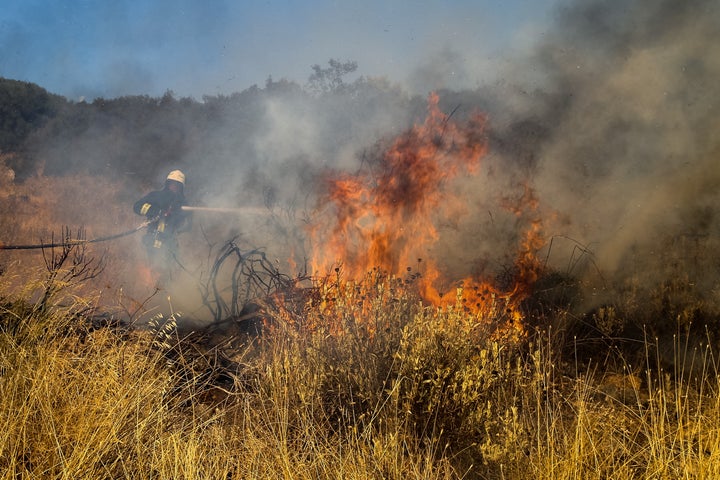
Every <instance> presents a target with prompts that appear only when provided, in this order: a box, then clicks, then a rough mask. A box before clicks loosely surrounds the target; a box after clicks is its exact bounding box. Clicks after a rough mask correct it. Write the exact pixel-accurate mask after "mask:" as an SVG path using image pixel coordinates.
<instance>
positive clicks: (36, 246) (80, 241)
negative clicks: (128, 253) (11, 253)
mask: <svg viewBox="0 0 720 480" xmlns="http://www.w3.org/2000/svg"><path fill="white" fill-rule="evenodd" d="M156 220H157V218H153V219H151V220H148V221H146V222H143V223H141V224H140V225H138V226H137V227H135V228H133V229H132V230H127V231H125V232H121V233H116V234H115V235H107V236H105V237H97V238H90V239H83V238H77V239H69V240H65V241H62V242H50V243H36V244H31V245H4V244H2V243H0V250H38V249H42V248H58V247H71V246H75V245H83V244H86V243H99V242H107V241H109V240H115V239H116V238H121V237H126V236H128V235H132V234H133V233H135V232H137V231H139V230H142V229H143V228H145V227H147V226H148V225H150V224H151V223H153V222H155V221H156Z"/></svg>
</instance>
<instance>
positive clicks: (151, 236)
mask: <svg viewBox="0 0 720 480" xmlns="http://www.w3.org/2000/svg"><path fill="white" fill-rule="evenodd" d="M184 190H185V174H184V173H183V172H181V171H180V170H173V171H172V172H170V173H169V174H168V176H167V178H166V179H165V186H164V187H163V189H162V190H155V191H152V192H150V193H148V194H147V195H145V196H144V197H142V198H141V199H140V200H138V201H137V202H135V204H134V205H133V210H134V211H135V213H137V214H138V215H143V216H145V217H146V218H147V219H148V220H150V221H151V223H150V224H148V227H147V231H146V232H145V236H144V237H143V244H144V245H145V248H146V250H147V253H148V260H149V261H150V267H151V268H152V269H153V271H154V272H155V273H156V274H157V275H158V276H159V280H160V281H161V282H162V281H164V280H169V279H170V272H171V271H172V267H173V266H174V265H175V264H176V263H178V260H177V250H178V241H177V234H178V233H181V232H184V231H187V230H189V229H190V223H191V217H190V214H189V212H186V211H183V210H182V208H181V207H182V206H183V205H186V202H185V193H184Z"/></svg>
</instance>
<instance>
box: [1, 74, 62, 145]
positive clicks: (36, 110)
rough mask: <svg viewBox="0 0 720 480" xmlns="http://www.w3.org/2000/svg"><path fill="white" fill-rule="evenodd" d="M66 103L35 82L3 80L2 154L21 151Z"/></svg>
mask: <svg viewBox="0 0 720 480" xmlns="http://www.w3.org/2000/svg"><path fill="white" fill-rule="evenodd" d="M64 103H66V101H65V99H64V98H63V97H60V96H58V95H52V94H50V93H48V92H47V90H45V89H43V88H41V87H39V86H37V85H35V84H33V83H29V82H21V81H18V80H9V79H6V78H0V151H3V152H15V151H17V150H18V149H19V148H20V146H21V145H22V143H23V141H24V140H25V139H26V138H27V136H28V135H29V134H30V133H31V132H32V131H33V130H36V129H38V128H40V127H42V126H43V125H44V124H45V123H46V122H47V121H48V120H49V119H50V118H52V117H53V116H54V115H55V114H56V112H57V111H58V109H59V108H60V107H61V106H62V105H63V104H64Z"/></svg>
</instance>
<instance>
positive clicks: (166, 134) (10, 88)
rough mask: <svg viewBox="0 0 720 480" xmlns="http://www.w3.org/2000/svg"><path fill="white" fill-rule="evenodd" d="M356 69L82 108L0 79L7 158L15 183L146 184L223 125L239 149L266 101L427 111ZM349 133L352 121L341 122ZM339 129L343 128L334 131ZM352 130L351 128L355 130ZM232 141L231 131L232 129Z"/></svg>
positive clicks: (331, 68) (1, 139) (0, 145)
mask: <svg viewBox="0 0 720 480" xmlns="http://www.w3.org/2000/svg"><path fill="white" fill-rule="evenodd" d="M356 70H357V63H356V62H351V61H348V62H341V61H339V60H333V59H331V60H330V61H329V62H328V66H327V67H322V66H320V65H314V66H312V74H311V75H310V76H309V78H308V81H307V83H306V84H305V85H300V84H298V83H296V82H294V81H288V80H285V79H281V80H279V81H275V80H273V79H272V77H268V79H267V81H266V83H265V85H264V86H263V87H258V86H257V85H253V86H251V87H249V88H247V89H245V90H243V91H241V92H237V93H232V94H230V95H215V96H210V95H205V96H203V97H202V99H201V100H196V99H194V98H190V97H183V98H178V97H177V96H176V95H175V94H174V93H173V92H172V91H169V90H168V91H166V92H165V94H164V95H162V96H161V97H151V96H148V95H132V96H122V97H119V98H97V99H94V100H93V101H91V102H85V101H80V102H75V101H70V100H68V99H66V98H65V97H62V96H60V95H56V94H52V93H50V92H48V91H47V90H45V89H44V88H43V87H41V86H39V85H36V84H33V83H29V82H23V81H18V80H13V79H8V78H0V154H4V155H3V158H4V161H5V164H6V167H9V168H12V169H13V171H14V172H15V176H16V178H17V179H18V180H22V179H23V178H27V177H29V176H32V175H34V174H38V173H42V174H45V175H63V174H71V173H75V172H84V173H92V174H109V175H116V174H123V175H126V174H132V175H135V176H136V178H138V179H140V180H149V179H150V178H151V177H152V176H153V175H154V174H155V170H158V169H162V168H164V166H166V165H173V166H177V167H182V166H183V165H182V162H183V161H185V160H183V159H186V158H188V157H190V156H192V155H193V153H194V152H195V151H196V150H197V148H198V145H202V144H204V143H207V142H212V141H213V140H212V139H213V138H217V135H218V129H219V126H221V125H229V124H232V125H234V126H236V128H234V130H233V133H232V135H231V136H233V137H236V138H233V139H232V141H233V142H235V143H236V144H237V145H238V148H241V145H240V144H241V143H242V142H243V139H244V140H248V139H251V138H252V136H253V135H255V134H256V133H257V132H258V130H259V129H261V128H262V124H261V123H262V122H260V121H259V120H260V119H261V118H262V117H263V112H264V108H265V105H266V101H267V100H271V99H272V100H277V101H280V102H286V103H294V104H298V103H303V102H304V103H305V104H312V105H313V111H314V112H317V111H327V112H345V113H343V115H345V116H346V117H347V116H348V115H349V113H348V112H351V111H352V112H355V114H357V115H362V113H361V112H359V110H362V109H358V108H355V107H357V106H358V105H359V104H360V103H362V104H363V107H362V108H365V109H367V108H369V107H368V105H375V106H376V107H377V106H387V105H390V104H396V105H398V104H402V106H403V108H407V107H408V105H411V104H416V105H421V104H422V102H423V101H424V100H423V99H419V98H418V99H410V98H408V96H407V95H406V94H404V93H403V92H402V91H401V90H400V89H399V88H398V87H394V86H392V85H390V84H389V82H387V81H384V80H381V79H368V78H365V77H359V78H357V79H356V80H354V81H352V82H350V81H348V80H347V77H348V75H350V74H352V73H354V72H355V71H356ZM343 121H344V122H346V123H347V124H348V127H350V126H351V124H352V122H353V121H355V120H350V119H348V118H345V119H344V120H343V119H339V123H342V122H343ZM335 123H336V124H337V123H338V122H335ZM350 130H351V129H350ZM225 131H226V133H227V129H225Z"/></svg>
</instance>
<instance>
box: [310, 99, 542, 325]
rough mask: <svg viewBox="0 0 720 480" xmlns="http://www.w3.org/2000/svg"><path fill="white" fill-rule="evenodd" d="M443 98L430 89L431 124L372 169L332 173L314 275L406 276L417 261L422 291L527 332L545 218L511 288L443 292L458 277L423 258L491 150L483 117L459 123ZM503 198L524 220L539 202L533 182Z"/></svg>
mask: <svg viewBox="0 0 720 480" xmlns="http://www.w3.org/2000/svg"><path fill="white" fill-rule="evenodd" d="M438 102H439V97H438V96H437V95H436V94H431V95H430V97H429V100H428V112H427V116H426V119H425V121H424V122H423V123H422V124H419V125H415V126H414V127H413V128H412V129H410V130H409V131H408V132H406V133H405V134H403V135H401V136H399V137H398V138H397V139H395V140H394V141H393V142H392V144H391V145H390V147H389V148H388V149H387V150H386V152H385V153H384V155H382V158H380V159H379V162H378V164H377V165H373V169H372V170H369V171H365V172H360V173H357V174H354V175H351V174H347V173H333V174H328V175H327V176H326V178H325V179H324V181H325V187H326V194H325V195H324V196H323V197H322V198H321V202H320V204H321V205H322V206H323V208H322V209H321V210H320V212H319V214H318V217H317V218H316V221H315V222H314V223H313V224H312V225H311V227H310V238H311V239H312V247H311V252H312V255H311V267H312V269H313V273H314V274H316V275H327V274H329V273H331V272H336V273H340V272H342V275H343V278H345V279H347V280H350V281H356V280H359V279H362V278H363V276H364V275H366V274H367V272H369V271H370V270H372V269H379V270H381V271H383V272H385V273H386V274H387V275H389V276H391V277H392V276H395V277H401V276H403V275H407V272H408V271H411V266H414V265H419V266H420V267H421V269H422V275H420V276H419V278H418V279H417V280H418V288H419V292H420V295H421V297H422V298H423V299H424V300H425V301H426V302H428V303H429V304H432V305H436V306H438V307H446V306H451V305H458V304H459V305H462V306H463V308H464V309H465V310H467V311H468V312H470V313H473V314H474V315H476V316H482V317H484V318H491V317H492V318H498V317H502V318H504V319H506V320H508V321H509V323H511V324H513V325H517V327H516V328H517V329H518V330H522V327H521V320H522V315H521V313H520V309H519V302H520V300H521V298H522V297H523V296H524V295H526V294H527V285H529V284H531V283H532V282H533V281H534V278H536V272H537V270H538V262H537V260H536V259H535V256H534V252H536V251H537V249H538V248H539V246H540V245H541V244H542V242H541V240H540V238H541V235H540V232H541V223H540V222H539V221H533V222H531V227H530V229H529V230H528V232H527V234H526V235H525V237H524V240H523V242H522V244H521V245H520V246H519V253H518V256H517V261H516V263H515V270H516V281H515V284H514V285H512V287H511V288H510V289H509V290H503V289H500V288H498V287H496V286H494V285H493V284H491V283H490V282H488V281H485V280H481V279H475V278H466V279H463V280H460V281H459V282H456V283H455V284H454V285H455V288H451V289H450V290H449V291H447V292H441V291H439V289H438V285H443V284H444V285H449V284H452V283H451V282H449V281H448V279H446V278H444V277H443V275H442V274H441V270H440V269H439V268H438V266H437V264H436V263H435V261H434V260H433V259H427V258H425V257H426V254H427V252H428V251H429V249H430V247H432V246H433V245H434V244H435V243H436V242H437V240H438V231H437V228H436V226H435V225H436V223H437V221H438V219H440V218H442V217H443V215H453V214H456V212H457V211H458V210H459V207H462V206H464V203H465V202H464V201H463V199H461V198H458V197H457V196H455V195H453V194H452V192H451V191H450V190H451V189H450V188H448V187H449V184H450V182H451V181H452V180H453V179H454V178H457V177H458V176H459V175H464V176H471V175H475V174H476V173H477V172H478V170H479V167H480V163H481V159H482V157H483V156H484V155H485V154H486V152H487V141H486V137H485V124H486V119H485V117H484V116H483V115H481V114H474V115H472V116H471V117H470V118H469V119H468V120H466V121H465V122H463V123H458V122H454V121H452V120H451V119H450V118H449V117H448V116H446V115H445V114H444V113H443V112H442V111H441V110H440V108H439V107H438ZM506 203H508V205H507V206H508V207H509V208H510V207H512V211H513V212H514V213H515V214H516V215H519V216H520V215H522V214H523V212H524V211H526V210H527V209H531V210H534V209H535V208H536V206H537V200H536V199H535V197H534V194H533V191H532V189H531V188H530V187H526V188H525V189H524V193H523V195H522V196H521V198H519V199H518V200H517V201H516V202H509V201H508V202H506Z"/></svg>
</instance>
